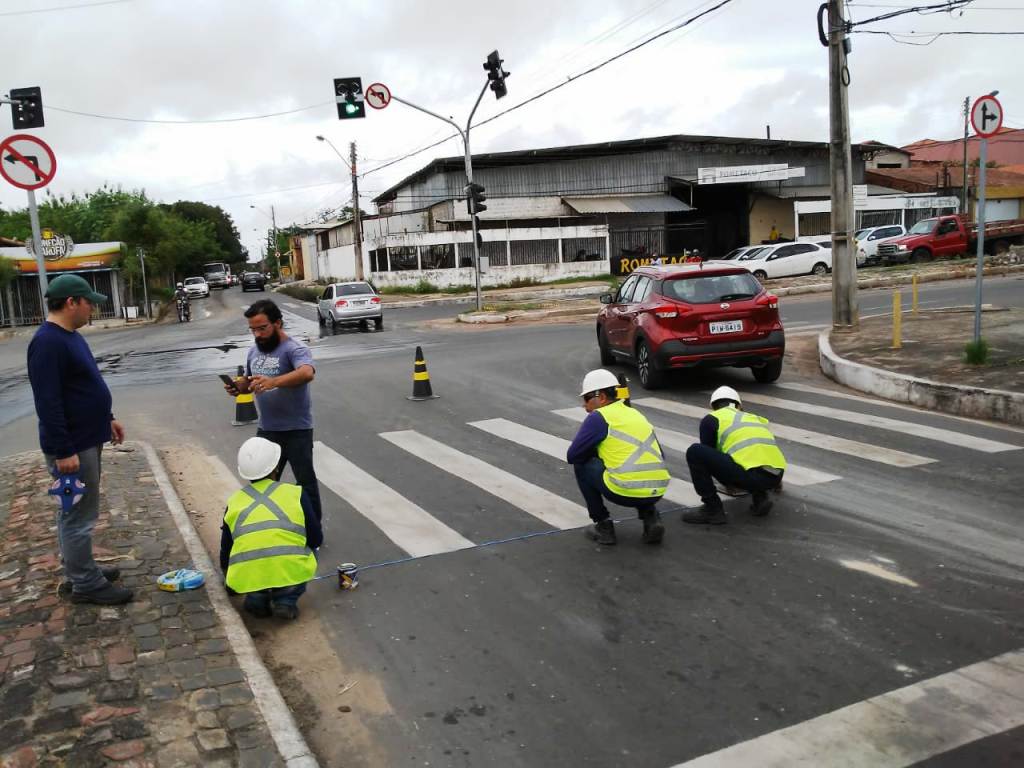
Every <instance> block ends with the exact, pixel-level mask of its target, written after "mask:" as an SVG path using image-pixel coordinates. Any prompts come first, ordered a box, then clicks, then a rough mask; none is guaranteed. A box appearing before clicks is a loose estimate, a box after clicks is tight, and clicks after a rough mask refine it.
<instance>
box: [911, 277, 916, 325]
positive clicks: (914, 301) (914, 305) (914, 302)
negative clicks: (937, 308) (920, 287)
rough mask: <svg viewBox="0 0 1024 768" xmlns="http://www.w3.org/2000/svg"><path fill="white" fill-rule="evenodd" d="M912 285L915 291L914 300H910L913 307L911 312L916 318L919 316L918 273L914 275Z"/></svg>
mask: <svg viewBox="0 0 1024 768" xmlns="http://www.w3.org/2000/svg"><path fill="white" fill-rule="evenodd" d="M910 284H911V286H912V290H913V294H912V298H911V300H910V307H911V312H913V313H914V315H915V316H916V315H917V274H916V273H915V274H914V277H913V278H912V279H911V281H910Z"/></svg>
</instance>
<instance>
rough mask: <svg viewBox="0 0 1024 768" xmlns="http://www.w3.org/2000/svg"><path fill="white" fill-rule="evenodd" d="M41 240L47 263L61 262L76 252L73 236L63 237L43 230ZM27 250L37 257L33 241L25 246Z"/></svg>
mask: <svg viewBox="0 0 1024 768" xmlns="http://www.w3.org/2000/svg"><path fill="white" fill-rule="evenodd" d="M40 239H41V240H42V246H43V258H44V259H46V260H47V261H60V260H61V259H63V258H66V257H68V256H70V255H71V253H72V251H74V250H75V241H74V240H72V239H71V235H61V234H58V233H56V232H54V231H53V230H52V229H44V230H42V232H41V238H40ZM25 250H26V251H28V252H29V254H31V255H32V256H35V249H34V248H33V247H32V241H31V240H30V241H29V242H28V243H26V244H25Z"/></svg>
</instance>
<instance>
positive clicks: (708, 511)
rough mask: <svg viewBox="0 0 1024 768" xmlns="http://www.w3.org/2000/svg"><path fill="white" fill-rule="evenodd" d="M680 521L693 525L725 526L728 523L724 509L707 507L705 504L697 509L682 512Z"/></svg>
mask: <svg viewBox="0 0 1024 768" xmlns="http://www.w3.org/2000/svg"><path fill="white" fill-rule="evenodd" d="M682 520H683V522H684V523H692V524H694V525H725V524H726V523H727V522H729V521H728V519H727V518H726V516H725V510H724V509H722V508H721V507H708V505H707V504H702V505H701V506H700V508H699V509H693V510H690V511H689V512H684V513H683V518H682Z"/></svg>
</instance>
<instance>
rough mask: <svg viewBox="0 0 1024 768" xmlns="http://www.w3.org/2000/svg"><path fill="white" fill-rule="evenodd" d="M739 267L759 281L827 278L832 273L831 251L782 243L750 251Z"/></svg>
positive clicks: (808, 244) (740, 261) (808, 245)
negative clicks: (791, 278) (777, 278)
mask: <svg viewBox="0 0 1024 768" xmlns="http://www.w3.org/2000/svg"><path fill="white" fill-rule="evenodd" d="M738 263H739V265H740V266H741V267H745V268H746V269H748V270H750V272H752V273H753V275H754V277H756V278H757V279H758V280H762V281H763V280H771V279H773V278H776V277H792V276H794V275H819V276H824V275H827V274H828V273H829V272H831V271H832V251H831V249H829V248H822V247H821V246H820V245H815V244H814V243H779V244H778V245H766V246H765V247H764V248H761V249H758V250H755V251H749V252H748V253H745V254H743V255H742V256H740V257H739V259H738Z"/></svg>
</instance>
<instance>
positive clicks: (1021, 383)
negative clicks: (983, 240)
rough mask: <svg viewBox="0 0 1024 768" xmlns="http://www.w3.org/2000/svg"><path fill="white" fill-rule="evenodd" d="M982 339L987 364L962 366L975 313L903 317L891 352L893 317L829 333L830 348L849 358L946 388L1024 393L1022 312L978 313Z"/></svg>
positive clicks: (994, 310)
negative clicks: (898, 345)
mask: <svg viewBox="0 0 1024 768" xmlns="http://www.w3.org/2000/svg"><path fill="white" fill-rule="evenodd" d="M981 335H982V338H984V339H985V340H986V341H987V342H988V345H989V359H988V363H987V364H985V365H969V364H968V363H966V362H964V359H963V358H964V345H966V344H967V342H969V341H971V340H972V339H973V338H974V310H973V309H972V308H963V309H955V310H931V311H922V312H920V313H919V314H918V315H917V316H914V315H912V314H910V313H904V314H903V329H902V343H903V346H902V348H900V349H892V340H893V339H892V317H890V316H883V317H871V318H866V319H862V320H861V326H860V330H859V331H857V332H856V333H850V334H838V333H833V334H832V349H834V350H835V352H836V353H837V354H839V355H841V356H843V357H845V358H847V359H848V360H854V361H856V362H859V363H864V364H865V365H870V366H873V367H876V368H884V369H886V370H890V371H896V372H898V373H905V374H908V375H910V376H916V377H918V378H924V379H931V380H933V381H940V382H943V383H946V384H961V385H965V386H974V387H984V388H986V389H1002V390H1009V391H1013V392H1021V391H1024V310H1020V309H1002V308H991V309H988V310H987V311H984V312H982V317H981Z"/></svg>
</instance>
